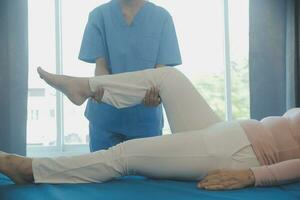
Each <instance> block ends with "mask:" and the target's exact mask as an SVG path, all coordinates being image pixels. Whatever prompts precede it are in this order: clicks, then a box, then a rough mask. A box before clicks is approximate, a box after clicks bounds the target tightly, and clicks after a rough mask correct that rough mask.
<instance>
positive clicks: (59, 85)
mask: <svg viewBox="0 0 300 200" xmlns="http://www.w3.org/2000/svg"><path fill="white" fill-rule="evenodd" d="M37 71H38V73H39V75H40V77H41V78H42V79H44V80H45V81H46V83H48V84H49V85H50V86H52V87H54V88H55V89H57V90H59V91H61V92H62V93H64V94H65V95H66V96H67V97H68V98H69V99H70V101H72V102H73V103H74V104H76V105H78V106H80V105H82V104H83V103H84V102H85V101H86V100H87V99H88V98H89V97H92V96H93V93H92V91H91V89H90V86H89V79H88V78H76V77H71V76H63V75H55V74H51V73H48V72H46V71H45V70H43V69H42V68H41V67H39V68H38V69H37Z"/></svg>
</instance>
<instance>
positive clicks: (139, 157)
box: [33, 67, 259, 183]
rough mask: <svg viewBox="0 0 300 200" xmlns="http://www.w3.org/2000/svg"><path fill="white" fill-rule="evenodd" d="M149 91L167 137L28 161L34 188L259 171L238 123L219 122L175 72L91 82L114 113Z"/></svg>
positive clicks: (167, 70) (109, 77)
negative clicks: (154, 90)
mask: <svg viewBox="0 0 300 200" xmlns="http://www.w3.org/2000/svg"><path fill="white" fill-rule="evenodd" d="M152 86H156V87H158V88H159V90H160V96H161V98H162V101H163V104H164V107H165V109H166V113H167V117H168V121H169V124H170V127H171V130H172V133H173V134H172V135H166V136H159V137H152V138H143V139H136V140H131V141H127V142H124V143H121V144H119V145H117V146H114V147H112V148H110V149H108V150H102V151H98V152H94V153H90V154H85V155H80V156H73V157H58V158H37V159H33V175H34V180H35V182H36V183H87V182H105V181H108V180H111V179H113V178H116V177H120V176H124V175H143V176H147V177H151V178H165V179H177V180H199V179H201V178H202V177H203V176H205V175H206V174H207V173H208V172H209V171H212V170H216V169H228V170H231V169H248V168H250V167H255V166H259V163H258V161H257V159H256V156H255V154H254V152H253V150H252V147H251V144H250V142H249V140H248V139H247V136H246V135H245V132H244V130H243V129H242V128H241V126H240V125H239V123H238V122H221V120H220V119H219V117H218V116H217V115H216V114H215V113H214V112H213V111H212V109H211V108H210V107H209V106H208V104H207V103H206V102H205V100H204V99H203V98H202V97H201V95H200V94H199V93H198V92H197V90H196V89H195V88H194V87H193V85H192V84H191V82H190V81H189V80H188V79H187V78H186V77H185V76H184V75H183V74H182V73H181V72H179V71H178V70H176V69H174V68H169V67H166V68H160V69H150V70H145V71H140V72H132V73H123V74H117V75H107V76H100V77H94V78H91V79H90V87H91V89H92V90H93V91H95V90H96V89H97V87H103V88H104V89H105V93H104V97H103V102H105V103H108V104H111V105H113V106H115V107H118V108H124V107H128V106H133V105H136V104H139V103H141V101H142V99H143V98H144V97H145V94H146V91H147V90H148V89H149V88H151V87H152ZM103 118H105V116H103Z"/></svg>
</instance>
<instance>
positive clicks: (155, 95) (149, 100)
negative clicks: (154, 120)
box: [143, 87, 161, 107]
mask: <svg viewBox="0 0 300 200" xmlns="http://www.w3.org/2000/svg"><path fill="white" fill-rule="evenodd" d="M143 102H144V104H145V105H146V106H153V107H156V106H158V105H159V104H160V103H161V98H160V96H159V90H158V89H157V88H155V87H152V88H151V89H149V90H148V91H147V93H146V96H145V98H144V101H143Z"/></svg>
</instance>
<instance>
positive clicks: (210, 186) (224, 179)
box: [198, 169, 255, 190]
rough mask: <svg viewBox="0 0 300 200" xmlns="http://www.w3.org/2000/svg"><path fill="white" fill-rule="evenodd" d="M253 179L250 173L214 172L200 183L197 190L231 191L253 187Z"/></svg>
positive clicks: (237, 171)
mask: <svg viewBox="0 0 300 200" xmlns="http://www.w3.org/2000/svg"><path fill="white" fill-rule="evenodd" d="M254 183H255V178H254V175H253V173H252V171H251V170H250V169H249V170H235V171H214V172H211V173H209V174H208V175H207V176H206V177H205V178H204V179H203V180H202V181H201V182H199V183H198V187H199V188H203V189H206V190H233V189H240V188H245V187H249V186H253V185H254Z"/></svg>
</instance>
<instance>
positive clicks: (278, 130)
mask: <svg viewBox="0 0 300 200" xmlns="http://www.w3.org/2000/svg"><path fill="white" fill-rule="evenodd" d="M240 124H241V126H242V127H243V128H244V130H245V132H246V134H247V136H248V138H249V140H250V142H251V144H252V146H253V150H254V152H255V154H256V156H257V159H258V160H259V162H260V164H261V165H262V166H260V167H254V168H251V170H252V171H253V173H254V176H255V185H256V186H267V185H279V184H284V183H288V182H292V181H295V180H300V108H294V109H291V110H289V111H287V112H286V113H285V114H284V115H283V116H282V117H267V118H264V119H263V120H261V121H257V120H245V121H241V122H240Z"/></svg>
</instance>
